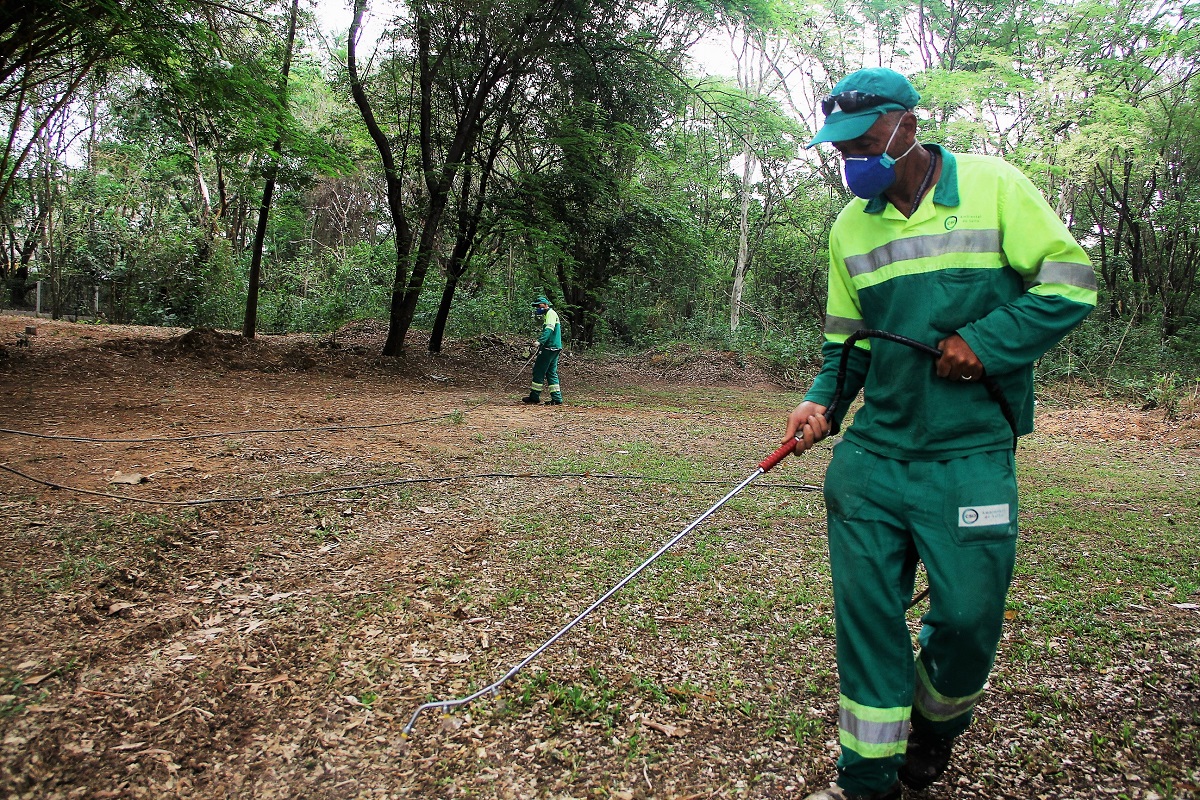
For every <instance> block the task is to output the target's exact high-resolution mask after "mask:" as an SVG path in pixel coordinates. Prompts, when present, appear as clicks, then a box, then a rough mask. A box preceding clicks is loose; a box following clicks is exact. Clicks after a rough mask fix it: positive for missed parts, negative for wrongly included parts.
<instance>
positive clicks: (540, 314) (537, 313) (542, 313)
mask: <svg viewBox="0 0 1200 800" xmlns="http://www.w3.org/2000/svg"><path fill="white" fill-rule="evenodd" d="M549 310H550V309H548V308H539V307H537V306H534V309H533V315H534V316H535V317H544V316H546V312H547V311H549Z"/></svg>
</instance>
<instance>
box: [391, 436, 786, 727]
mask: <svg viewBox="0 0 1200 800" xmlns="http://www.w3.org/2000/svg"><path fill="white" fill-rule="evenodd" d="M794 446H795V445H794V444H789V445H785V446H784V447H781V448H780V449H779V450H776V451H775V452H774V453H772V454H771V456H770V458H768V459H767V461H770V460H771V459H775V460H774V462H772V464H771V466H772V467H773V466H775V464H778V463H779V461H780V460H782V459H783V457H784V456H786V455H787V454H788V453H790V452H791V450H792V448H793V447H794ZM785 448H786V450H785ZM781 453H782V454H781ZM776 456H778V458H776ZM764 463H765V462H764ZM767 469H770V467H768V468H767ZM766 471H767V470H766V469H763V468H762V467H761V466H760V467H759V468H758V469H757V470H755V471H754V472H752V473H750V475H749V477H747V478H746V479H745V480H744V481H742V482H741V483H739V484H738V485H737V486H736V487H734V489H732V490H731V491H730V492H729V493H728V494H726V495H725V496H724V497H722V498H721V499H720V500H718V501H717V502H716V503H714V504H713V505H712V507H710V508H709V509H708V510H707V511H705V512H704V513H703V514H701V515H700V516H699V517H697V518H696V519H695V520H693V521H692V522H691V524H689V525H688V526H687V527H686V528H684V529H683V530H681V531H680V532H679V533H677V534H675V536H674V537H673V538H672V539H671V540H670V541H669V542H667V543H666V544H664V545H663V546H662V547H660V548H658V550H657V552H655V553H654V555H652V556H650V557H649V558H647V559H646V560H645V561H643V562H642V563H641V564H640V565H639V566H638V568H637V569H635V570H634V571H633V572H631V573H629V574H628V575H626V576H625V577H624V578H622V579H621V582H620V583H618V584H617V585H616V586H614V587H612V588H611V589H609V590H608V591H607V592H605V593H604V594H603V595H601V596H600V598H599V599H598V600H596V602H594V603H592V604H591V605H590V606H588V607H587V609H586V610H584V611H583V612H581V613H580V614H579V616H577V617H575V619H573V620H571V621H570V622H568V623H567V625H566V627H564V628H563V629H562V630H560V631H559V632H558V633H556V634H554V635H553V636H551V637H550V638H549V639H547V640H546V642H545V643H544V644H543V645H542V646H541V647H539V648H538V649H537V650H534V651H533V652H532V653H530V654H529V655H527V656H525V658H524V659H523V660H522V661H521V662H520V663H519V664H517V665H516V666H515V667H513V668H512V669H510V670H509V671H508V672H506V673H505V674H504V677H503V678H501V679H500V680H498V681H496V682H495V683H493V684H490V685H488V686H485V687H483V688H482V689H480V690H479V691H477V692H475V693H474V694H472V695H469V696H468V697H462V698H459V699H458V700H439V701H435V702H432V703H425V704H424V705H422V706H421V707H420V708H418V709H417V710H416V711H414V712H413V715H412V719H410V720H409V721H408V724H407V725H405V726H404V730H403V734H404V735H405V736H407V735H408V733H409V732H410V731H411V730H412V729H413V726H414V725H416V724H417V718H418V717H419V716H421V712H423V711H431V710H433V709H435V708H440V709H442V710H443V711H448V710H450V709H453V708H458V707H459V706H464V705H467V704H468V703H471V702H473V701H475V700H478V699H479V698H480V697H483V696H484V695H485V694H493V695H494V694H495V693H496V691H497V690H498V689H499V688H500V686H501V685H502V684H504V683H505V682H506V681H508V679H509V678H511V677H513V676H514V675H516V674H517V673H518V672H520V671H521V669H522V668H524V667H525V666H526V665H527V664H529V662H531V661H533V660H534V659H535V658H537V657H538V656H540V655H541V654H542V653H543V652H545V650H546V648H548V647H549V646H550V645H552V644H554V643H555V642H557V641H558V640H559V639H560V638H562V636H563V634H565V633H566V632H567V631H569V630H571V629H572V628H574V627H575V626H576V625H578V624H579V623H580V622H582V621H583V620H584V618H586V617H587V616H588V615H589V614H591V613H592V612H593V611H595V610H596V609H597V608H599V607H600V606H601V605H603V603H604V602H605V601H606V600H608V598H610V597H612V596H613V595H614V594H616V593H617V592H619V591H621V589H623V588H625V585H626V584H628V583H629V582H630V581H632V580H633V579H634V578H636V577H637V576H638V575H639V574H640V573H641V571H642V570H644V569H645V568H646V567H648V566H650V565H651V564H653V563H654V562H655V561H657V560H658V558H659V556H661V555H662V554H663V553H665V552H667V551H668V550H670V549H671V547H672V545H674V544H675V543H676V542H678V541H679V540H680V539H682V538H683V537H684V536H687V535H688V534H689V533H691V532H692V531H693V530H695V529H696V526H698V525H699V524H700V523H702V522H704V520H706V519H708V518H709V517H710V516H712V514H713V513H714V512H715V511H716V510H717V509H718V508H720V507H721V506H723V505H725V504H726V503H728V502H729V500H730V499H731V498H732V497H733V496H734V495H736V494H737V493H738V492H740V491H742V489H745V488H746V487H747V486H749V485H750V484H751V483H753V482H754V479H755V478H757V477H758V476H759V475H762V474H763V473H764V472H766Z"/></svg>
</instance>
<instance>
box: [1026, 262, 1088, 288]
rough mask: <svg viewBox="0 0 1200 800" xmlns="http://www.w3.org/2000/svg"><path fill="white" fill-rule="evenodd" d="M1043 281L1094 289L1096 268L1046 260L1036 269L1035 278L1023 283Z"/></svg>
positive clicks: (1028, 285)
mask: <svg viewBox="0 0 1200 800" xmlns="http://www.w3.org/2000/svg"><path fill="white" fill-rule="evenodd" d="M1043 283H1061V284H1063V285H1065V286H1074V287H1076V288H1077V289H1089V290H1091V291H1093V292H1094V291H1096V270H1094V269H1092V268H1091V266H1090V265H1088V264H1073V263H1071V262H1070V261H1047V262H1045V263H1044V264H1042V268H1041V269H1040V270H1038V274H1037V278H1036V279H1035V280H1032V281H1030V282H1029V283H1026V284H1025V288H1026V289H1028V288H1030V287H1031V286H1039V285H1041V284H1043Z"/></svg>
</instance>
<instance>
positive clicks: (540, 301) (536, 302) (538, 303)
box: [531, 294, 550, 307]
mask: <svg viewBox="0 0 1200 800" xmlns="http://www.w3.org/2000/svg"><path fill="white" fill-rule="evenodd" d="M531 305H533V306H535V307H536V306H548V305H550V301H549V300H547V299H546V295H544V294H539V295H538V299H537V300H534V301H533V303H532V304H531Z"/></svg>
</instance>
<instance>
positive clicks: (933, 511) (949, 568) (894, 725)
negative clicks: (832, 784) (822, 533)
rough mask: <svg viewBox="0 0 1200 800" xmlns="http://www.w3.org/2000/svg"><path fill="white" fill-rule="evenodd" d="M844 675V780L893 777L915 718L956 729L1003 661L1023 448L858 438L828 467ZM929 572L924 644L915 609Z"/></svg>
mask: <svg viewBox="0 0 1200 800" xmlns="http://www.w3.org/2000/svg"><path fill="white" fill-rule="evenodd" d="M825 503H826V507H827V512H828V523H829V560H830V566H831V569H832V572H833V596H834V620H835V623H836V628H837V663H838V676H839V678H840V681H841V696H840V702H839V712H840V713H839V719H838V728H839V738H840V740H841V746H842V752H841V757H840V758H839V760H838V772H839V777H838V784H839V785H840V786H842V787H843V788H844V789H846V790H847V791H849V792H877V791H882V790H885V789H887V788H889V787H890V786H892V785H893V784H894V783H895V780H896V770H897V768H898V767H899V766H900V765H901V764H902V763H903V761H904V752H905V748H906V746H907V743H908V735H909V731H910V726H911V728H916V729H920V730H922V732H924V733H928V734H930V735H932V736H935V737H940V738H946V737H952V736H957V735H958V734H959V733H961V732H962V731H963V730H964V729H965V728H966V727H967V725H968V723H969V722H970V720H971V710H972V708H973V707H974V705H975V702H976V701H977V700H978V699H979V696H980V695H981V694H982V693H983V686H984V684H985V682H986V681H987V676H988V672H989V671H990V670H991V668H992V662H993V661H994V660H995V656H996V647H997V645H998V643H999V641H1000V634H1001V628H1002V627H1003V622H1004V604H1005V598H1006V596H1007V594H1008V586H1009V582H1010V581H1011V580H1012V573H1013V565H1014V562H1015V560H1016V547H1017V485H1016V474H1015V470H1014V463H1013V453H1012V452H1011V451H1008V450H997V451H994V452H987V453H976V454H974V455H970V456H965V457H963V458H956V459H952V460H948V461H897V460H894V459H890V458H884V457H881V456H879V455H876V454H874V453H872V452H870V451H868V450H865V449H864V448H862V447H859V446H858V445H856V444H854V443H853V442H850V441H842V442H841V443H839V444H838V445H836V446H835V447H834V450H833V458H832V461H831V462H830V465H829V469H828V471H827V472H826V476H825ZM918 560H919V561H921V562H924V564H925V570H926V573H927V574H928V576H929V585H930V595H929V611H928V612H927V613H926V614H925V615H924V616H923V617H922V618H921V623H922V627H921V632H920V635H919V636H918V643H919V649H918V653H917V657H916V659H915V660H914V658H913V643H912V638H911V635H910V632H909V629H908V625H907V622H906V617H905V606H906V605H907V604H908V602H909V600H910V598H911V597H912V592H913V585H914V582H915V573H916V567H917V562H918Z"/></svg>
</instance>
